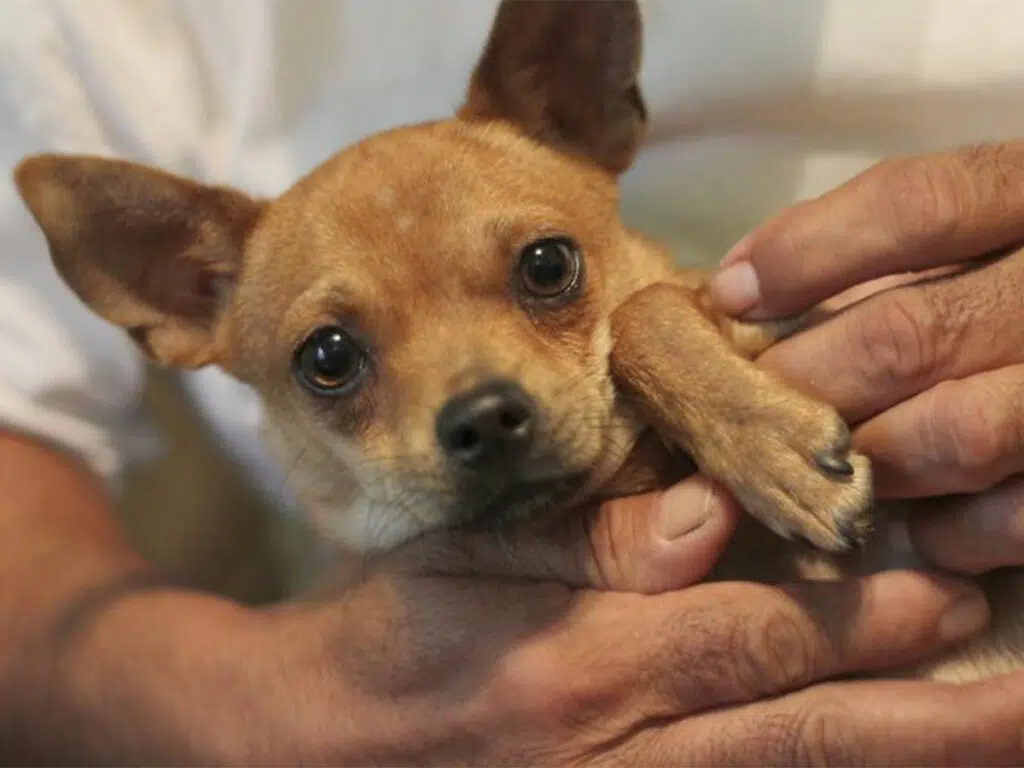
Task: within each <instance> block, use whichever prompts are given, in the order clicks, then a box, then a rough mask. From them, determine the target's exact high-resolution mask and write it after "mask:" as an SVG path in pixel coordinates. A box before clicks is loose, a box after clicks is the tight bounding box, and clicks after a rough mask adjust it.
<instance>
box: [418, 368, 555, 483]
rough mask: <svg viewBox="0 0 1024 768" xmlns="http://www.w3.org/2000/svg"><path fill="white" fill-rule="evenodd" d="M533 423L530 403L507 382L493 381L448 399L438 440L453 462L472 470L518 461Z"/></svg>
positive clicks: (530, 439)
mask: <svg viewBox="0 0 1024 768" xmlns="http://www.w3.org/2000/svg"><path fill="white" fill-rule="evenodd" d="M535 421H536V416H535V408H534V403H533V400H532V399H531V398H530V396H529V395H528V394H526V392H524V391H523V389H522V387H520V386H519V385H518V384H515V383H514V382H510V381H492V382H489V383H487V384H484V385H482V386H480V387H477V388H476V389H473V390H471V391H469V392H464V393H462V394H460V395H456V396H455V397H454V398H452V399H451V400H449V401H448V402H447V403H446V404H445V406H444V407H443V408H442V409H441V412H440V413H439V414H438V416H437V439H438V441H439V442H440V444H441V448H442V449H443V450H444V452H445V455H447V456H448V457H449V458H451V459H452V460H454V461H456V462H458V463H459V464H461V465H462V466H463V467H466V468H467V469H473V470H481V469H490V468H492V467H494V466H496V465H498V464H500V463H504V462H516V461H518V460H521V459H522V458H523V457H524V456H525V455H526V453H527V452H528V451H529V449H530V446H531V444H532V443H533V437H534V423H535Z"/></svg>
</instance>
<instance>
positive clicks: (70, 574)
mask: <svg viewBox="0 0 1024 768" xmlns="http://www.w3.org/2000/svg"><path fill="white" fill-rule="evenodd" d="M0 530H2V532H3V535H2V536H0V626H3V627H4V631H3V632H2V633H0V701H3V702H4V706H3V707H2V708H0V744H3V745H4V749H5V750H6V754H3V755H2V759H3V761H4V762H7V761H9V760H12V759H13V760H16V761H22V762H38V761H41V760H42V761H47V762H48V761H68V760H70V761H76V762H80V761H82V760H86V761H89V760H95V761H101V762H105V761H108V760H111V759H113V760H115V761H121V760H124V759H131V757H132V756H133V755H135V756H137V758H138V759H139V760H143V761H153V760H156V759H159V758H160V757H165V758H167V759H170V760H175V759H177V760H187V759H188V758H189V757H191V758H192V759H203V758H205V759H207V760H210V759H217V758H218V757H223V756H224V755H217V754H212V752H214V751H216V748H215V747H214V746H213V745H212V744H210V743H203V740H202V739H201V738H200V734H197V733H194V729H195V728H196V727H197V726H198V725H199V724H200V722H206V723H207V724H210V725H212V724H213V722H214V721H215V720H216V717H215V715H214V712H213V702H215V701H220V702H223V701H224V700H225V695H226V694H228V693H229V691H225V690H223V688H224V686H225V685H228V684H229V682H230V681H227V680H224V679H223V678H220V679H218V677H217V676H216V675H203V674H201V672H202V670H197V669H196V666H197V662H196V660H197V659H200V660H201V659H203V658H204V655H205V656H206V657H207V658H208V660H209V661H210V663H211V664H213V663H215V662H214V661H213V659H212V658H210V654H208V653H206V654H204V650H205V648H206V647H207V646H208V647H209V648H216V649H222V648H225V647H231V648H235V647H237V643H238V642H244V640H243V638H244V637H246V634H245V632H244V631H238V632H237V633H235V631H234V630H235V629H236V626H238V625H241V624H244V623H246V621H247V619H248V617H249V614H248V613H247V612H246V611H244V609H242V608H240V607H237V606H234V605H233V604H231V603H229V602H227V601H222V600H218V599H216V598H212V597H206V596H203V595H199V594H196V593H191V592H188V591H185V590H175V589H171V588H170V587H167V586H165V585H164V584H163V583H162V582H161V580H160V577H159V575H158V574H155V573H153V572H152V571H151V570H150V569H149V568H148V567H147V566H146V564H145V562H144V561H143V559H142V558H141V557H140V556H139V555H138V554H137V553H136V552H134V551H133V549H132V548H131V546H130V543H129V542H128V541H127V539H126V538H125V537H124V535H123V534H122V532H121V531H120V530H119V529H118V526H117V522H116V520H115V518H114V516H113V515H112V511H111V508H110V503H109V501H108V499H107V497H106V495H105V493H104V491H103V488H102V487H101V484H100V483H99V482H98V481H96V480H94V479H93V478H92V477H90V476H89V475H88V473H87V472H86V471H85V470H84V469H80V468H79V467H77V466H76V465H75V463H74V461H73V460H71V459H69V458H65V457H63V456H60V455H59V454H57V453H55V452H53V451H52V450H50V449H48V448H46V447H44V446H41V445H39V444H37V443H34V442H32V441H30V440H26V439H23V438H19V437H15V436H11V435H0ZM238 628H239V629H240V626H238ZM225 632H231V633H232V634H233V637H232V642H220V643H218V642H216V640H217V638H216V637H215V635H217V633H221V634H223V633H225ZM204 635H209V636H208V637H206V636H204ZM154 660H159V661H158V663H154ZM229 668H232V669H233V668H235V667H229ZM214 680H216V681H217V685H218V686H219V687H220V690H206V691H195V690H191V688H193V687H195V686H206V687H207V688H208V689H209V688H211V681H214ZM178 693H180V694H181V695H180V696H179V695H177V694H178ZM182 701H210V702H211V711H210V712H209V713H206V715H205V717H196V716H197V715H202V714H203V713H198V712H180V711H176V709H177V708H178V707H179V704H178V702H182ZM193 719H195V720H196V721H197V722H194V723H193V722H190V721H191V720H193ZM111 724H113V726H114V727H113V728H111V727H110V726H111ZM210 730H211V732H212V728H211V729H210ZM190 741H193V742H194V743H193V744H190V743H189V742H190ZM193 749H194V752H191V754H190V751H191V750H193Z"/></svg>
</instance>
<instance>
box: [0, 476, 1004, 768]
mask: <svg viewBox="0 0 1024 768" xmlns="http://www.w3.org/2000/svg"><path fill="white" fill-rule="evenodd" d="M29 469H30V468H29ZM738 514H739V513H738V511H737V510H736V508H735V506H734V505H733V503H732V502H731V501H729V500H727V499H726V498H725V497H724V495H723V494H721V493H719V492H717V491H715V490H714V489H713V487H712V486H709V485H708V484H707V483H706V482H705V481H703V480H700V479H693V480H690V481H687V482H686V483H684V484H682V485H681V486H679V487H677V488H676V489H675V490H674V491H670V492H669V493H668V494H652V495H649V496H645V497H640V498H636V499H625V500H619V501H615V502H612V503H608V504H606V505H604V506H603V507H602V508H601V509H599V510H596V511H595V512H594V513H593V514H592V515H591V516H590V517H589V519H588V523H587V524H586V525H583V524H581V523H580V521H579V520H568V519H567V521H566V526H567V527H566V529H565V530H564V531H563V535H561V536H554V537H552V536H550V535H548V533H547V532H546V533H545V535H544V536H543V537H540V538H537V539H531V538H529V537H528V536H525V535H524V536H523V537H522V538H520V539H519V540H518V541H512V540H506V541H505V542H504V544H503V545H502V546H496V544H495V540H494V539H493V538H488V537H478V538H468V539H462V540H461V541H460V542H458V543H456V542H453V541H451V540H446V539H444V538H443V537H441V538H438V539H436V540H433V541H430V540H424V541H421V542H416V543H414V544H412V545H410V546H408V547H406V548H405V550H404V551H402V552H397V553H394V554H391V555H388V556H387V557H385V558H383V559H381V560H380V561H377V562H374V563H370V564H368V565H367V567H366V569H365V570H364V571H363V572H362V573H361V574H360V578H359V579H358V580H357V581H355V582H354V583H352V584H350V585H349V586H348V587H347V589H345V591H344V592H343V593H342V594H341V595H340V596H338V597H337V598H336V599H332V600H329V601H324V602H315V603H314V602H310V603H301V602H300V603H294V604H289V605H282V606H278V607H275V608H269V609H262V610H253V609H245V608H242V607H240V606H237V605H234V604H231V603H227V602H225V601H221V600H218V599H216V598H212V597H209V596H202V595H197V594H195V593H191V592H187V591H184V590H175V589H169V588H164V587H161V586H160V585H159V583H157V582H152V581H150V582H146V581H138V580H135V581H134V582H133V580H132V579H130V578H125V579H123V580H121V581H120V582H110V583H108V584H105V585H102V586H101V587H99V588H97V589H96V590H93V591H90V592H89V593H88V594H85V595H82V596H81V599H80V600H78V601H77V602H76V604H75V605H74V606H73V607H72V608H71V609H69V610H67V611H65V612H63V614H62V615H61V617H60V620H59V621H57V622H56V623H55V624H53V629H52V630H51V631H50V632H48V633H45V634H42V633H39V634H35V635H33V637H34V640H32V642H30V643H27V644H26V647H25V650H24V652H22V653H20V654H19V656H18V657H17V659H14V658H7V659H3V660H2V661H3V662H4V666H5V667H7V674H5V675H3V677H2V679H3V680H4V681H5V683H6V685H8V686H11V687H9V688H5V689H4V690H3V691H0V693H2V695H3V701H5V702H6V704H5V708H4V710H3V711H2V712H0V731H3V732H4V733H7V734H8V735H13V734H15V733H16V734H17V739H16V740H15V739H10V738H6V737H4V738H0V743H4V744H7V745H11V744H15V743H18V744H22V745H34V746H29V747H28V750H29V751H28V752H26V753H22V754H20V755H19V754H11V753H10V752H9V751H8V752H7V754H6V755H5V756H4V759H5V760H7V759H11V761H12V762H18V761H20V762H22V763H25V762H33V763H38V762H46V761H49V762H75V763H83V762H104V763H108V764H110V763H113V764H136V763H143V762H144V763H165V762H174V763H177V764H196V763H204V764H209V763H214V762H216V763H218V764H220V763H227V764H234V763H237V764H245V765H256V764H277V765H280V764H295V763H298V762H302V763H305V764H325V763H326V764H352V765H355V764H366V763H378V764H379V763H387V764H415V765H431V764H445V765H450V764H467V763H479V764H489V765H490V764H493V765H500V764H510V763H515V764H520V765H521V764H524V763H531V764H562V765H564V764H570V763H572V764H577V763H590V764H594V765H621V764H643V765H672V766H675V765H682V764H696V763H699V764H722V763H733V764H750V765H771V764H779V765H797V764H805V763H821V762H826V761H831V762H841V763H844V764H845V763H855V762H872V763H878V762H884V761H885V762H893V761H897V762H902V763H907V764H909V763H919V764H925V763H927V764H949V763H960V762H967V761H975V762H977V761H984V762H985V763H987V764H1000V763H1007V764H1014V763H1020V762H1021V761H1022V760H1024V750H1022V746H1021V740H1020V728H1019V722H1020V720H1021V718H1022V716H1024V712H1021V711H1018V709H1019V708H1014V707H1012V706H1007V703H1006V702H1007V695H1006V691H1007V686H1010V685H1013V684H1018V685H1019V683H1020V681H1019V680H1015V679H1013V678H1007V679H1006V680H997V681H991V682H986V683H983V684H977V685H970V686H966V687H954V686H949V685H942V684H938V683H929V682H906V683H904V682H899V683H897V682H878V681H874V682H850V683H827V684H822V685H816V686H812V687H809V688H806V689H804V690H799V689H800V688H801V687H802V686H806V685H808V684H811V683H814V682H815V681H818V680H824V679H827V678H832V677H835V676H840V675H844V674H846V673H856V672H862V671H869V670H875V669H883V668H885V667H887V666H889V665H902V664H909V663H913V662H914V661H917V660H919V659H921V658H922V657H924V656H926V655H928V654H929V653H931V652H933V651H936V650H938V649H939V648H940V647H942V646H945V645H947V644H948V643H951V642H954V641H956V640H957V639H959V638H962V637H963V636H965V635H967V634H971V633H972V632H974V631H977V630H979V629H980V626H981V625H982V624H983V623H984V621H985V618H986V610H985V606H984V603H983V602H978V601H979V598H980V595H979V593H978V592H977V591H975V590H974V589H973V588H972V587H970V586H968V585H965V584H960V583H957V582H955V581H953V580H948V579H937V578H932V577H929V576H926V575H923V574H915V573H887V574H882V575H879V576H874V577H870V578H867V579H864V580H861V581H856V582H849V583H842V584H840V583H831V584H826V583H819V584H801V585H794V586H791V587H769V586H763V585H755V584H739V583H734V584H728V583H716V584H707V585H700V586H696V587H692V588H689V589H682V590H681V591H674V592H664V593H662V594H657V595H644V594H637V592H644V591H647V592H661V591H662V590H667V589H671V588H672V587H684V586H686V585H687V584H690V583H692V582H695V581H697V580H699V579H700V578H701V577H702V576H703V575H704V573H705V572H706V571H707V569H708V568H710V566H711V565H712V563H713V562H714V560H715V559H716V557H717V555H718V553H719V551H720V550H721V548H722V547H723V546H724V545H725V543H726V541H727V539H728V538H729V535H730V533H731V531H732V528H733V525H734V524H735V522H736V519H737V516H738ZM673 533H676V534H682V535H680V536H677V537H675V538H673V537H672V534H673ZM480 574H490V576H489V577H488V576H481V575H480ZM551 578H555V579H557V580H558V581H561V582H564V583H558V582H557V581H551V580H550V579H551ZM566 584H576V585H584V584H586V585H592V586H594V587H598V589H594V588H573V587H570V586H566ZM141 587H147V588H146V589H142V588H141ZM604 587H614V588H615V589H619V590H633V592H632V593H627V592H613V591H602V589H600V588H604ZM12 666H14V667H16V669H11V667H12ZM787 691H792V692H791V693H786V692H787ZM776 694H780V695H779V696H777V697H776V698H768V697H773V696H775V695H776ZM44 713H45V714H44ZM7 729H9V730H7ZM33 750H34V751H33Z"/></svg>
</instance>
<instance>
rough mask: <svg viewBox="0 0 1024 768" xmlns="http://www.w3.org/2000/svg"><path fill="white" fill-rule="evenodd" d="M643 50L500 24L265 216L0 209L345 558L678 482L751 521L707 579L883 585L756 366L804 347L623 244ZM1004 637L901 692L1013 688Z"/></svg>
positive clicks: (997, 634) (104, 165) (815, 447)
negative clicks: (722, 310)
mask: <svg viewBox="0 0 1024 768" xmlns="http://www.w3.org/2000/svg"><path fill="white" fill-rule="evenodd" d="M641 37H642V33H641V13H640V10H639V8H638V5H637V3H636V2H634V1H632V0H596V1H590V0H577V1H576V2H525V1H522V0H505V1H504V2H503V3H502V4H501V5H500V7H499V9H498V12H497V16H496V18H495V20H494V24H493V27H492V30H491V33H490V37H489V39H488V41H487V43H486V46H485V49H484V51H483V54H482V57H481V59H480V60H479V62H478V64H477V67H476V70H475V71H474V73H473V75H472V78H471V81H470V84H469V88H468V94H467V97H466V99H465V102H464V104H463V105H462V107H461V108H460V109H459V110H458V112H457V114H456V115H455V116H454V117H453V118H451V119H447V120H441V121H437V122H430V123H425V124H420V125H414V126H407V127H402V128H398V129H395V130H390V131H387V132H384V133H380V134H378V135H374V136H371V137H369V138H367V139H365V140H363V141H362V142H360V143H358V144H356V145H355V146H352V147H349V148H347V149H345V150H343V151H341V152H340V153H338V154H337V155H335V156H334V157H332V158H330V159H328V160H327V161H326V162H325V163H323V164H322V165H321V166H319V167H318V168H316V169H315V170H313V171H312V172H311V173H310V174H308V175H307V176H306V177H305V178H303V179H302V180H300V181H299V182H298V183H296V184H295V185H294V186H293V187H292V188H291V189H289V190H288V191H286V192H285V193H284V194H282V195H281V196H280V197H278V198H277V199H273V200H257V199H253V198H252V197H250V196H248V195H246V194H244V193H242V192H240V191H236V190H233V189H228V188H223V187H216V186H208V185H202V184H199V183H196V182H193V181H189V180H186V179H183V178H178V177H176V176H173V175H170V174H168V173H164V172H161V171H159V170H156V169H153V168H148V167H144V166H141V165H138V164H135V163H129V162H124V161H119V160H114V159H106V158H99V157H83V156H64V155H40V156H33V157H30V158H27V159H25V160H23V161H22V162H21V164H20V165H19V166H18V168H17V169H16V172H15V176H16V183H17V186H18V189H19V191H20V193H21V195H22V197H23V199H24V200H25V202H26V204H27V205H28V207H29V209H30V210H31V212H32V214H33V215H34V217H35V219H36V221H37V222H38V224H39V226H40V227H41V229H42V231H43V233H44V234H45V237H46V240H47V242H48V245H49V249H50V254H51V257H52V260H53V262H54V264H55V266H56V268H57V270H58V272H59V273H60V275H61V276H62V277H63V279H64V280H65V281H66V283H67V285H68V286H69V287H70V289H71V290H72V291H74V292H75V293H76V294H77V295H78V297H80V299H82V300H83V301H84V302H85V303H86V304H88V306H89V307H91V308H92V310H93V311H95V312H96V313H98V314H99V315H100V316H102V317H103V318H105V319H106V320H108V321H109V322H111V323H114V324H116V325H118V326H120V327H122V328H123V329H124V330H125V331H126V332H127V333H128V334H130V336H131V338H132V339H134V341H135V342H136V343H137V344H138V346H139V347H140V348H141V349H142V350H143V351H144V352H145V353H146V354H147V355H149V356H150V357H151V358H152V359H153V360H155V361H157V362H159V363H161V364H164V365H170V366H179V367H183V368H196V367H200V366H205V365H210V364H216V365H219V366H220V367H221V368H222V369H223V370H225V371H227V372H228V373H229V374H231V375H233V376H235V377H237V378H239V379H241V380H242V381H244V382H246V383H248V384H249V385H251V386H252V387H254V388H255V389H256V390H257V391H258V392H259V393H260V395H261V397H262V399H263V402H264V406H265V407H264V411H265V419H264V433H265V438H266V440H267V442H268V444H269V446H270V447H271V449H272V450H273V451H274V452H275V453H276V455H277V456H278V457H279V458H280V459H281V460H282V461H283V462H286V463H287V464H288V466H290V467H291V466H294V467H295V468H294V470H293V471H291V472H290V481H291V484H292V486H293V489H294V491H295V493H296V495H297V497H298V498H299V500H300V502H301V503H302V505H303V506H304V507H305V509H306V510H307V511H308V513H309V515H310V518H311V520H312V521H313V522H314V524H315V525H316V527H317V528H318V530H319V531H321V532H322V534H323V536H324V538H325V539H326V540H327V541H329V542H331V543H333V544H334V545H335V546H336V547H337V548H338V549H339V550H341V551H349V552H353V551H354V552H364V553H365V552H372V551H379V550H384V549H389V548H393V547H395V546H397V545H399V544H401V543H402V542H405V541H407V540H409V539H411V538H414V537H417V536H420V535H422V534H424V533H426V532H428V531H431V530H434V529H439V528H446V527H447V528H454V527H464V526H474V525H497V524H501V523H504V522H507V521H510V520H523V519H530V518H536V517H538V516H543V515H548V514H552V512H551V510H553V509H572V508H576V507H578V506H579V505H581V504H583V503H584V502H593V501H595V500H598V499H601V498H607V497H613V496H621V495H626V494H631V493H636V492H641V491H645V490H652V489H655V488H663V487H665V485H667V484H668V483H671V482H673V481H675V480H678V479H680V478H681V477H683V476H684V475H685V474H686V473H687V471H688V470H689V469H691V468H692V467H693V466H695V467H696V468H698V469H699V470H700V471H701V472H703V473H705V474H706V475H708V476H709V477H712V478H714V479H715V480H717V481H718V482H720V483H722V484H723V485H724V486H725V487H727V488H728V489H729V491H730V492H731V493H732V494H733V495H734V496H735V497H736V498H737V499H738V500H739V501H740V502H741V504H742V505H743V506H744V507H745V508H746V509H747V510H748V511H749V512H750V514H751V515H752V518H753V519H756V521H759V522H760V525H758V523H755V522H748V523H746V525H747V528H748V530H747V531H746V532H743V535H741V536H739V537H738V541H737V543H736V545H735V546H734V547H733V552H732V556H731V557H727V558H726V561H725V564H724V565H723V568H722V570H721V571H720V573H719V575H722V574H726V573H728V574H729V575H738V576H743V577H744V578H754V579H759V580H769V579H771V578H774V577H775V576H776V575H777V571H776V569H775V568H774V566H773V565H771V563H785V564H787V565H792V566H793V567H794V568H795V569H796V571H797V572H802V573H805V574H806V573H810V571H811V570H816V571H818V572H820V571H821V570H822V567H821V564H822V563H825V567H824V571H826V572H827V573H826V576H827V577H838V576H840V575H843V574H848V573H857V572H863V571H864V570H867V569H870V568H872V567H876V566H873V565H872V563H877V562H881V561H884V559H885V554H886V553H885V551H884V549H885V543H884V542H881V543H875V544H874V545H872V544H871V543H870V542H875V541H876V539H875V538H874V537H872V538H871V540H870V542H869V543H868V546H866V547H865V546H863V545H864V544H865V542H866V541H868V533H869V530H870V528H871V523H872V520H873V518H875V517H876V511H875V510H874V508H873V504H872V493H871V475H870V467H869V462H868V460H867V459H866V458H865V457H864V456H862V455H860V454H858V453H856V452H855V451H854V450H853V449H852V448H851V442H850V434H849V431H848V429H847V427H846V425H845V424H844V423H843V421H842V419H841V418H840V416H839V414H838V413H837V412H836V410H835V409H834V408H832V407H830V406H829V405H827V404H825V403H821V402H818V401H816V400H814V399H812V398H810V397H808V396H807V395H805V394H803V393H801V392H800V391H798V390H796V389H794V388H792V387H791V386H790V385H788V384H786V383H784V382H783V381H781V380H780V379H778V378H776V377H775V376H774V375H772V374H771V373H769V372H767V371H765V370H762V369H760V368H759V367H757V365H755V363H754V362H753V358H754V357H755V356H756V355H757V354H758V353H759V352H761V351H763V350H764V349H765V348H767V347H768V346H769V345H770V344H772V343H773V342H774V341H775V340H777V339H778V338H780V337H781V336H782V335H784V334H785V333H787V332H791V331H793V330H795V329H796V328H797V326H798V323H796V322H794V323H781V324H776V325H770V324H745V323H741V322H737V321H734V320H731V319H728V318H726V317H724V316H721V315H719V314H717V313H716V312H715V311H714V309H713V307H712V305H711V302H710V301H709V298H708V294H707V291H706V279H707V276H706V275H705V274H703V273H700V272H696V271H687V270H681V269H679V268H678V267H677V266H676V265H675V264H674V262H673V259H672V256H671V255H670V253H669V252H668V250H667V249H666V248H664V247H662V246H661V245H659V244H658V243H656V242H653V241H651V240H649V239H647V238H646V237H644V236H643V235H641V234H639V233H637V232H634V231H631V230H630V229H628V228H627V227H626V226H624V224H623V223H622V221H621V219H620V216H619V209H618V202H619V201H618V188H617V180H618V177H619V176H620V175H621V174H622V173H623V172H624V171H625V170H627V169H628V168H629V166H630V165H631V163H632V161H633V159H634V156H635V155H636V153H637V151H638V148H639V146H640V144H641V141H642V138H643V134H644V128H645V125H646V122H647V115H646V109H645V105H644V99H643V97H642V95H641V92H640V87H639V70H640V59H641ZM299 457H301V461H298V462H296V459H297V458H299ZM751 526H754V527H751ZM765 527H767V529H769V530H770V531H773V532H774V533H775V534H777V536H772V535H770V534H769V533H768V532H767V531H765ZM796 540H802V541H804V542H809V543H810V544H811V545H813V546H814V548H815V550H816V551H817V552H818V553H820V555H819V556H817V557H816V559H815V563H816V564H815V565H814V566H813V568H812V567H811V566H804V565H802V562H803V561H804V560H805V559H806V555H805V553H806V552H807V547H806V544H801V543H799V542H798V541H796ZM880 548H881V550H882V551H881V552H879V550H880ZM739 550H742V554H737V552H739ZM841 553H847V554H846V555H845V556H841ZM880 556H881V560H879V557H880ZM1004 591H1005V590H1004ZM1018 592H1020V590H1018ZM1017 615H1019V614H1018V613H1013V619H1014V620H1015V619H1016V616H1017ZM1017 634H1019V631H1018V628H1017V626H1016V624H1015V623H1014V621H1010V622H1009V625H1007V627H1003V628H1002V629H1000V628H999V627H998V626H997V627H996V628H995V629H994V630H992V631H991V632H990V634H989V636H988V637H987V638H984V639H983V640H982V641H981V642H979V643H976V644H975V645H973V646H971V647H969V648H967V649H966V650H963V651H960V652H958V653H957V654H955V655H952V656H949V657H947V658H945V659H943V660H941V662H940V663H938V664H936V665H933V666H931V667H929V668H928V669H926V670H914V671H908V673H907V674H914V675H929V676H933V677H937V676H946V677H957V678H959V679H965V678H969V677H972V676H979V675H983V674H990V673H992V672H993V671H997V670H999V669H1003V668H1006V667H1008V666H1013V665H1015V663H1016V659H1017V658H1018V655H1019V654H1016V653H1015V650H1016V648H1018V647H1021V648H1024V645H1022V643H1021V642H1017V637H1016V636H1017ZM1011 636H1012V637H1011ZM1007 638H1010V639H1012V640H1013V642H1009V641H1008V639H1007ZM1022 641H1024V638H1022Z"/></svg>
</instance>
